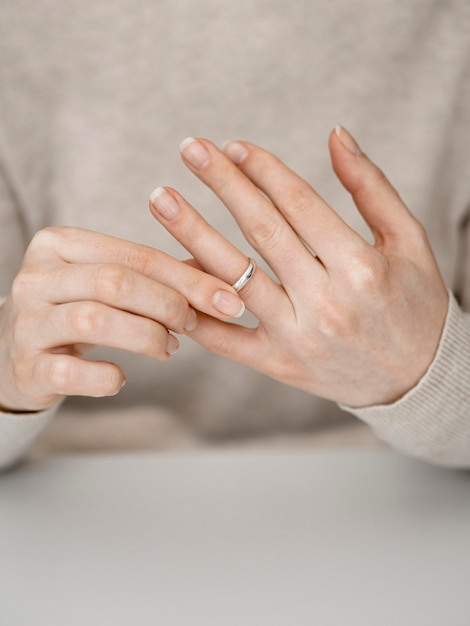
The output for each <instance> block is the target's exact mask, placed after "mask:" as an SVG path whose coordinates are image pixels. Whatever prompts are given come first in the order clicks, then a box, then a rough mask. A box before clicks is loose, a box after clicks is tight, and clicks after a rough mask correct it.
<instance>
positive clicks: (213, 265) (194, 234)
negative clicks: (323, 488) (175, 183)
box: [150, 187, 290, 323]
mask: <svg viewBox="0 0 470 626" xmlns="http://www.w3.org/2000/svg"><path fill="white" fill-rule="evenodd" d="M150 210H151V211H152V213H153V215H154V216H155V217H156V219H157V220H158V221H159V222H160V223H161V224H163V226H165V228H166V229H167V230H168V231H169V232H170V233H171V234H172V235H173V237H175V238H176V239H177V240H178V241H179V242H180V243H181V244H182V245H183V246H184V247H185V248H186V249H187V250H188V251H189V252H190V253H191V254H192V255H193V257H194V258H195V259H196V260H197V262H198V263H199V264H200V265H201V266H202V267H203V268H204V270H205V271H207V272H209V273H211V274H212V273H213V274H214V275H216V276H218V277H219V278H221V279H222V280H224V281H226V282H227V283H229V284H234V283H235V282H236V281H237V279H238V278H239V277H240V276H241V275H242V274H243V272H244V271H245V270H246V269H247V264H248V260H247V257H246V255H245V254H243V253H242V252H240V251H239V250H238V249H237V248H235V246H233V245H232V244H231V243H230V242H229V241H227V240H226V239H225V237H223V236H222V235H221V234H220V233H219V232H218V231H217V230H215V229H214V228H213V227H212V226H210V225H209V224H208V223H207V222H206V221H205V220H204V218H203V217H202V216H201V215H200V214H199V213H198V212H197V211H196V210H195V209H193V207H192V206H191V205H190V204H189V203H188V202H186V200H185V199H184V198H183V197H182V196H181V195H180V194H179V193H178V192H177V191H175V190H173V189H169V188H162V187H159V188H157V189H156V190H155V191H154V192H153V193H152V195H151V198H150ZM240 294H241V295H242V297H243V300H244V301H245V302H246V305H247V307H248V309H249V310H250V311H252V312H253V313H254V314H255V315H256V316H257V317H258V318H259V319H262V320H263V321H265V322H266V323H269V322H270V321H274V319H275V318H276V317H277V314H278V313H279V308H280V307H283V308H284V307H289V306H290V305H289V304H288V302H287V298H286V296H285V292H284V291H283V289H282V287H280V286H279V285H278V284H276V283H275V282H274V281H273V280H272V279H271V278H270V277H269V276H268V275H267V274H266V273H265V272H264V271H263V270H262V269H261V268H257V269H256V271H255V273H254V275H253V277H252V278H251V280H250V281H249V283H248V284H247V285H246V287H244V289H243V290H242V291H241V292H240Z"/></svg>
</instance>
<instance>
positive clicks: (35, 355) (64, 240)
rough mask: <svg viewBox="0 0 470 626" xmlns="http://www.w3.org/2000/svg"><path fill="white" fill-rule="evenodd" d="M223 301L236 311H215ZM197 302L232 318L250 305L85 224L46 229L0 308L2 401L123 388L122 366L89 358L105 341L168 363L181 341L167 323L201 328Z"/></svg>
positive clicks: (14, 406) (19, 403) (14, 404)
mask: <svg viewBox="0 0 470 626" xmlns="http://www.w3.org/2000/svg"><path fill="white" fill-rule="evenodd" d="M223 298H225V302H226V304H227V302H228V303H229V304H230V305H231V307H232V313H231V314H227V311H225V312H222V311H221V310H220V308H217V306H219V305H220V302H221V299H223ZM225 308H227V307H225ZM195 309H197V310H199V311H202V312H203V313H205V314H207V315H208V316H218V317H222V318H224V319H227V318H229V317H232V316H235V315H237V314H239V313H241V312H242V310H243V309H244V305H243V302H242V301H241V300H240V299H239V297H238V294H236V292H235V291H234V290H233V289H232V288H231V287H230V286H229V285H227V284H225V283H224V282H223V281H222V280H219V279H218V278H216V277H214V276H210V275H208V274H205V273H204V272H201V271H200V270H199V269H197V268H195V267H192V266H191V265H189V264H185V263H183V262H180V261H176V260H175V259H173V258H171V257H170V256H168V255H166V254H164V253H163V252H160V251H158V250H155V249H153V248H150V247H146V246H143V245H138V244H135V243H131V242H129V241H123V240H120V239H116V238H113V237H109V236H106V235H102V234H99V233H95V232H92V231H87V230H82V229H78V228H47V229H44V230H42V231H40V232H38V233H37V234H36V236H35V237H34V238H33V240H32V242H31V244H30V246H29V248H28V250H27V251H26V254H25V257H24V260H23V264H22V267H21V269H20V271H19V273H18V275H17V277H16V279H15V280H14V282H13V286H12V290H11V293H10V294H9V296H8V298H7V300H6V302H5V304H4V306H3V307H2V309H1V310H0V371H1V372H2V376H1V377H0V408H1V409H2V410H6V411H10V412H15V411H16V412H18V411H20V412H24V411H37V410H41V409H46V408H48V407H51V406H53V405H54V404H55V403H57V402H58V401H59V400H60V399H61V398H62V397H63V396H67V395H86V396H95V397H97V396H107V395H114V394H116V393H117V392H118V391H119V390H120V389H121V387H122V386H123V383H124V382H125V375H124V372H123V371H122V370H121V368H120V367H119V366H118V365H117V364H115V363H108V362H92V361H87V360H85V359H83V358H82V357H83V355H84V354H85V353H87V352H88V351H89V350H90V349H91V348H92V347H93V346H97V345H100V346H108V347H113V348H119V349H121V350H127V351H130V352H136V353H140V354H145V355H148V356H151V357H154V358H155V359H157V360H160V361H161V360H165V359H167V358H169V356H170V355H171V354H173V353H174V352H175V351H176V350H177V348H178V340H177V338H176V337H175V336H174V335H173V334H171V333H169V332H168V329H169V330H171V331H173V332H176V333H186V332H188V331H189V330H193V329H194V328H195V327H196V326H197V323H198V319H197V315H196V312H195Z"/></svg>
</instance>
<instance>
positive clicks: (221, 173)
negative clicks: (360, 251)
mask: <svg viewBox="0 0 470 626" xmlns="http://www.w3.org/2000/svg"><path fill="white" fill-rule="evenodd" d="M181 149H182V157H183V160H184V161H185V163H186V164H187V165H188V167H190V168H191V170H192V171H193V172H194V174H196V176H198V177H199V178H200V179H201V180H202V181H203V182H204V183H205V184H206V185H207V186H208V187H210V188H211V189H212V190H213V191H214V193H215V194H216V195H217V196H218V197H219V198H220V199H221V200H222V202H223V203H224V204H225V205H226V207H227V208H228V209H229V211H230V212H231V213H232V215H233V216H234V217H235V219H236V221H237V223H238V224H239V226H240V228H241V230H242V231H243V234H244V235H245V237H246V239H247V240H248V242H249V243H250V244H251V245H252V246H253V248H255V250H257V251H258V252H259V253H260V255H261V256H262V257H263V258H264V259H265V260H266V261H267V263H268V265H269V266H270V267H271V268H272V270H273V271H274V272H275V274H276V275H277V276H278V277H279V279H280V281H281V283H282V284H283V285H284V286H285V287H286V289H288V288H289V286H291V287H292V288H293V289H294V290H297V291H298V290H300V289H303V288H305V283H304V281H303V277H304V276H305V275H306V273H307V272H308V273H309V274H310V276H312V274H315V272H316V273H317V274H318V279H320V277H321V276H322V275H323V273H324V270H323V268H322V267H321V265H320V264H319V263H318V261H313V260H312V259H313V257H312V254H311V252H310V251H309V250H308V249H307V248H306V247H305V245H304V244H303V242H302V240H301V239H299V236H298V235H297V233H296V232H295V231H294V230H293V229H292V228H291V226H290V225H289V224H288V223H287V221H286V220H285V219H284V217H283V216H282V215H281V213H279V211H278V210H277V209H276V207H274V206H273V205H272V203H271V202H269V201H268V200H267V199H266V198H265V197H264V196H263V195H262V194H261V193H260V191H259V189H258V188H257V187H256V186H255V185H254V184H253V183H252V182H251V181H250V180H249V179H248V178H247V177H246V176H245V175H244V174H243V173H242V172H241V171H240V170H239V168H238V167H236V166H235V165H234V164H233V163H232V162H231V161H230V159H228V158H227V157H226V156H225V155H224V154H223V153H222V152H221V151H220V150H218V149H217V148H216V147H215V146H214V145H213V144H212V143H211V142H209V141H207V140H194V139H191V138H189V139H187V140H185V141H184V142H183V143H182V144H181ZM200 151H204V152H205V153H206V154H207V160H206V161H205V162H204V165H203V167H197V163H198V161H197V160H195V159H194V158H193V157H194V153H196V154H198V153H199V152H200ZM201 162H202V161H199V163H201ZM273 176H275V174H273ZM301 237H303V234H301ZM307 243H309V242H307ZM312 266H313V267H312ZM293 268H295V271H293Z"/></svg>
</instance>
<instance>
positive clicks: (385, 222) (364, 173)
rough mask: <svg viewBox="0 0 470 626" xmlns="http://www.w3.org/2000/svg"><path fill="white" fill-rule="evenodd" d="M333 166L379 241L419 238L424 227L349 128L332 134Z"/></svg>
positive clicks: (339, 128) (338, 129)
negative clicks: (419, 231) (418, 232)
mask: <svg viewBox="0 0 470 626" xmlns="http://www.w3.org/2000/svg"><path fill="white" fill-rule="evenodd" d="M329 146H330V153H331V160H332V165H333V169H334V170H335V173H336V175H337V176H338V178H339V180H340V181H341V183H342V185H343V186H344V187H345V188H346V189H347V190H348V191H349V193H350V194H351V195H352V197H353V199H354V202H355V204H356V206H357V208H358V209H359V211H360V213H361V215H362V216H363V217H364V219H365V220H366V222H367V224H368V226H369V228H370V229H371V231H372V233H373V235H374V237H375V241H376V244H377V245H378V246H384V245H386V244H387V243H393V244H395V245H397V244H400V242H404V243H405V245H406V244H409V243H410V242H413V241H415V239H416V234H417V232H416V231H417V230H421V227H420V225H419V223H418V222H417V220H416V219H415V218H414V217H413V216H412V214H411V213H410V211H409V210H408V208H407V207H406V206H405V204H404V203H403V201H402V199H401V198H400V196H399V195H398V193H397V191H396V189H395V188H394V187H393V186H392V185H391V183H390V182H389V181H388V180H387V178H386V177H385V175H384V174H383V172H382V171H381V170H380V169H379V168H378V167H377V166H376V165H375V164H374V163H373V162H372V161H370V159H368V157H367V156H366V155H365V154H364V153H363V152H361V149H360V148H359V146H358V145H357V143H356V141H355V140H354V139H353V137H352V136H351V135H350V134H349V133H348V131H347V130H345V129H344V128H342V127H340V126H338V127H336V129H335V130H334V131H332V133H331V135H330V141H329Z"/></svg>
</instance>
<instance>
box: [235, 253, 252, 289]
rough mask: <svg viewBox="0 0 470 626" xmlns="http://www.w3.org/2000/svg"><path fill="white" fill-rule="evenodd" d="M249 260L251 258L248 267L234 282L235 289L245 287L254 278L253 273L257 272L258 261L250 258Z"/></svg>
mask: <svg viewBox="0 0 470 626" xmlns="http://www.w3.org/2000/svg"><path fill="white" fill-rule="evenodd" d="M248 260H249V263H248V267H247V268H246V270H245V271H244V272H243V274H242V275H241V276H240V278H239V279H238V280H237V281H236V282H234V283H233V285H232V287H233V288H234V289H235V291H240V290H241V289H243V287H245V285H247V284H248V283H249V282H250V280H251V279H252V278H253V274H254V273H255V269H256V263H255V262H254V260H253V259H248Z"/></svg>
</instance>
